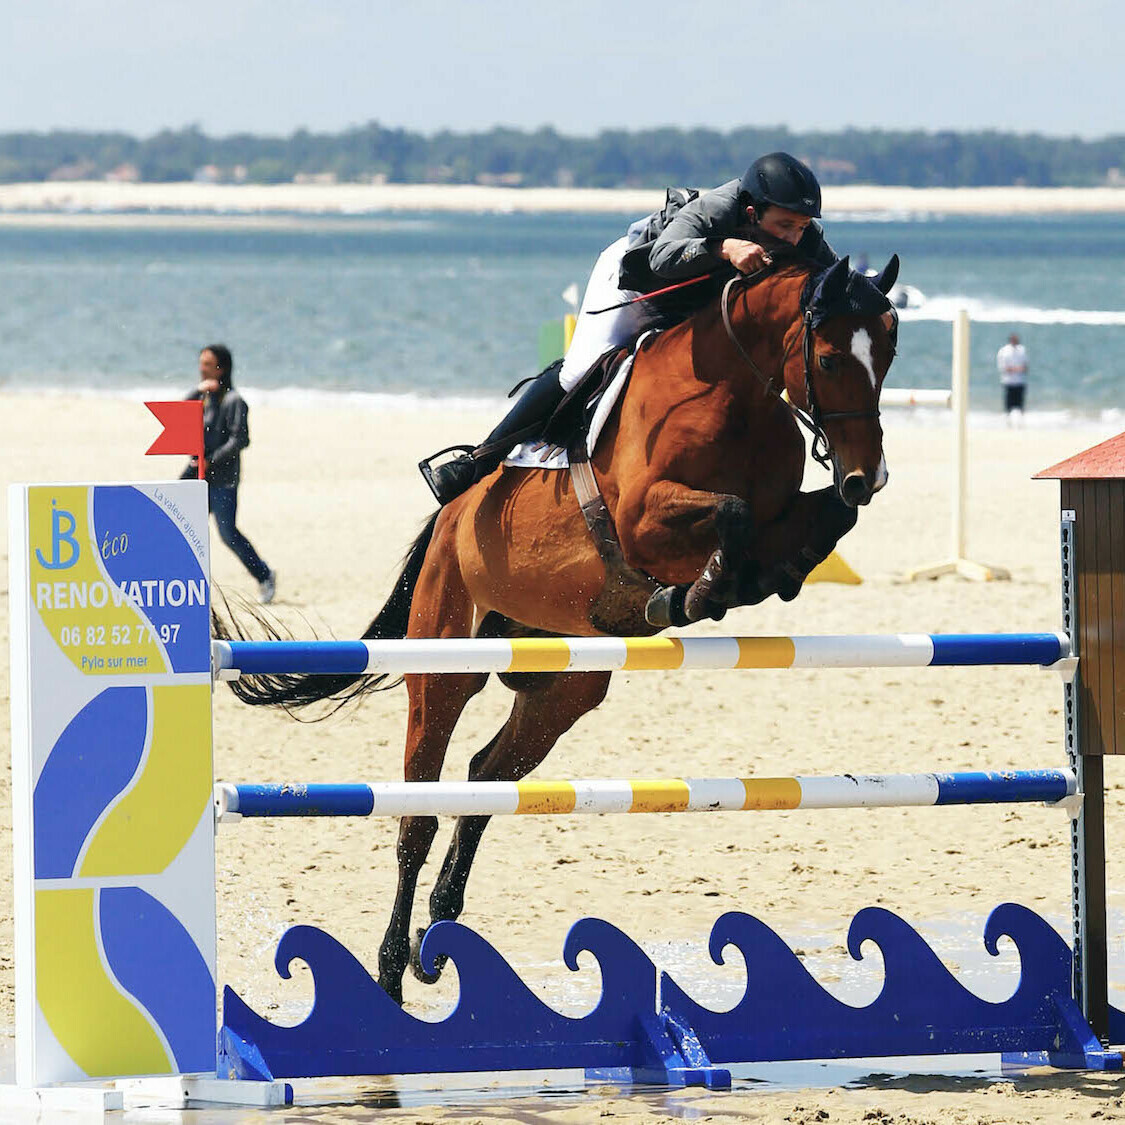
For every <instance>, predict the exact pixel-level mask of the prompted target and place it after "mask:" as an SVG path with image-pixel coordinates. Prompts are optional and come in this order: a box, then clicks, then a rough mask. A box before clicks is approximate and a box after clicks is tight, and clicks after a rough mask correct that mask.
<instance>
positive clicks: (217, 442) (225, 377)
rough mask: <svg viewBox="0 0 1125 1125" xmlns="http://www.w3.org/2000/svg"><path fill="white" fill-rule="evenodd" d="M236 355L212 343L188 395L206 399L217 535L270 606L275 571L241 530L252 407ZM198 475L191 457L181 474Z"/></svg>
mask: <svg viewBox="0 0 1125 1125" xmlns="http://www.w3.org/2000/svg"><path fill="white" fill-rule="evenodd" d="M233 371H234V360H233V358H232V357H231V354H230V349H229V348H228V347H226V346H225V345H224V344H208V345H207V347H205V348H204V349H203V350H202V351H201V352H200V353H199V386H198V387H197V388H196V389H195V390H194V391H192V392H191V394H189V395H188V396H187V397H188V398H189V399H202V400H203V457H204V460H203V476H204V478H205V479H206V481H207V483H208V485H209V488H208V490H207V502H208V506H209V507H210V510H211V512H212V514H213V515H214V517H215V525H216V527H218V529H219V538H220V539H222V541H223V542H224V543H225V544H226V545H227V546H228V547H229V548H230V549H231V550H232V551H233V552H234V553H235V554H236V555H237V556H238V559H239V561H240V562H241V563H242V565H243V566H244V567H246V569H247V570H248V571H250V574H251V576H252V577H253V578H254V581H256V582H257V583H258V601H259V602H261V603H262V605H269V603H270V602H272V601H273V596H274V593H275V591H276V587H277V574H276V573H275V572H274V571H273V570H271V569H270V568H269V567H268V566H267V565H266V564H265V563H264V562H263V561H262V558H261V556H260V555H259V554H258V552H257V551H255V550H254V547H253V545H252V544H251V542H250V540H249V539H247V538H246V536H245V535H243V534H242V532H241V531H239V530H238V527H237V526H236V524H235V515H236V513H237V511H238V479H239V474H240V471H241V467H242V465H241V461H242V451H243V450H244V449H245V448H246V447H247V446H248V445H249V444H250V421H249V420H250V408H249V407H248V406H247V405H246V400H245V399H244V398H243V397H242V395H240V394H239V393H238V391H236V390H235V389H234V386H233V385H232V382H231V374H232V373H233ZM198 475H199V463H198V461H197V459H196V458H195V457H193V458H192V459H191V461H190V462H189V464H188V467H187V468H186V469H185V470H184V472H183V477H184V478H188V477H195V476H198Z"/></svg>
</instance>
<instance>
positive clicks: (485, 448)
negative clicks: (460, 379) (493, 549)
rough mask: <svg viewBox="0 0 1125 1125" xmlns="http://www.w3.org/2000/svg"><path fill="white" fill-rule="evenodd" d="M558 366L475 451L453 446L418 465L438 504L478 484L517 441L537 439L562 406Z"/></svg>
mask: <svg viewBox="0 0 1125 1125" xmlns="http://www.w3.org/2000/svg"><path fill="white" fill-rule="evenodd" d="M560 366H561V361H560V362H559V363H553V364H551V366H550V367H548V368H547V369H546V370H545V371H543V372H542V373H541V374H540V375H537V376H536V377H535V378H534V379H533V380H532V381H531V385H530V386H529V387H528V388H527V389H526V390H525V391H524V392H523V394H521V395H520V397H519V398H518V399H517V400H516V404H515V406H513V407H512V409H511V410H509V411H508V413H507V415H506V416H505V417H504V420H503V421H502V422H501V423H500V425H498V426H497V427H496V429H494V430H493V431H492V433H490V434H489V435H488V437H486V438H485V439H484V441H483V442H482V443H481V444H480V445H479V446H477V447H476V448H475V449H474V448H472V447H470V446H465V445H453V446H450V447H449V449H443V450H441V451H440V452H438V453H435V454H433V455H432V456H430V457H427V458H426V459H425V460H424V461H420V462H419V463H418V468H419V470H420V471H421V473H422V476H423V477H425V480H426V483H427V484H428V485H429V486H430V490H431V491H432V492H433V494H434V496H436V497H437V501H438V503H439V504H448V503H449V501H450V500H452V499H454V498H455V497H457V496H460V495H461V493H462V492H464V491H466V489H468V488H470V487H472V485H474V484H476V482H477V481H478V480H481V479H482V478H483V477H486V476H487V475H488V474H489V473H491V472H492V471H493V470H494V469H495V468H497V466H499V464H500V463H501V462H502V461H503V460H504V458H505V457H507V455H508V454H509V452H511V450H512V449H513V447H515V446H516V445H518V444H519V443H520V442H521V441H529V440H531V439H533V438H537V437H540V436H541V434H542V432H543V427H544V426H546V424H547V422H548V421H549V420H550V418H551V415H552V414H553V413H554V411H555V408H556V407H557V406H558V405H559V403H560V402H562V400H563V397H564V396H565V392H564V391H563V389H562V387H561V386H560V385H559V368H560ZM454 450H460V451H461V452H460V456H458V457H454V458H453V459H452V460H451V461H446V462H445V463H444V464H443V465H438V466H437V467H434V466H433V465H432V464H431V462H432V461H433V460H434V459H435V458H437V457H441V456H443V455H444V454H446V453H451V452H453V451H454Z"/></svg>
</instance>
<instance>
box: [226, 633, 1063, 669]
mask: <svg viewBox="0 0 1125 1125" xmlns="http://www.w3.org/2000/svg"><path fill="white" fill-rule="evenodd" d="M1069 656H1070V641H1069V639H1068V638H1067V635H1066V634H1065V633H946V634H935V633H888V634H885V635H878V634H874V635H869V636H863V635H857V636H809V637H521V638H515V639H512V640H505V639H493V638H479V637H478V638H472V639H469V638H462V639H453V638H443V639H436V640H430V639H409V640H386V641H213V642H212V644H211V661H212V667H213V669H214V672H215V675H216V677H217V678H219V679H237V678H238V677H239V676H241V675H257V674H272V675H277V674H281V673H303V674H305V675H323V676H330V675H337V674H340V673H352V674H358V673H369V674H384V675H395V676H400V675H404V674H409V673H424V672H564V671H571V672H618V671H642V670H660V669H679V668H685V669H688V668H710V669H730V668H923V667H927V666H932V667H936V666H938V665H942V666H947V667H948V666H969V665H983V664H1024V665H1040V666H1042V667H1049V666H1051V665H1054V664H1058V663H1059V662H1060V661H1061V660H1064V659H1066V658H1067V657H1069Z"/></svg>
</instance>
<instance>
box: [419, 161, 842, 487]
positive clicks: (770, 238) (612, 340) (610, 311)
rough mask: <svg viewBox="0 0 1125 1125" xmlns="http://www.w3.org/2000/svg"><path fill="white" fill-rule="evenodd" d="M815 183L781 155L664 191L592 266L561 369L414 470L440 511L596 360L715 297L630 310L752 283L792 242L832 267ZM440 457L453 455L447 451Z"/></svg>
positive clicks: (537, 381)
mask: <svg viewBox="0 0 1125 1125" xmlns="http://www.w3.org/2000/svg"><path fill="white" fill-rule="evenodd" d="M819 218H820V184H819V183H818V182H817V179H816V176H815V175H814V174H813V171H812V169H811V168H809V167H808V166H807V165H805V164H803V163H802V162H801V161H800V160H798V159H796V157H793V156H790V155H789V153H787V152H771V153H769V154H768V155H766V156H762V157H759V158H758V159H757V160H755V161H754V163H753V164H751V165H750V167H749V168H748V169H747V170H746V172H745V174H744V175H743V176H742V177H741V178H740V179H734V180H730V181H728V182H727V183H725V184H722V185H721V186H719V187H717V188H715V189H714V190H713V191H709V192H706V193H704V194H703V195H700V194H699V193H698V192H688V191H677V190H675V189H670V190H669V192H668V200H667V203H666V204H665V206H664V209H663V210H662V211H656V212H654V213H653V214H651V215H647V216H645V217H644V218H643V219H639V220H637V221H636V222H635V223H633V224H632V225H631V226H630V227H629V229H628V231H627V232H626V233H625V235H624V236H623V237H622V238H619V239H618V240H617V241H616V242H614V243H613V244H612V245H610V246H608V247H607V248H606V249H605V250H604V251H603V252H602V254H601V257H599V258H598V261H597V264H596V265H595V266H594V271H593V273H592V274H591V275H590V280H589V282H588V283H587V285H586V294H585V297H584V298H583V301H582V308H581V311H580V312H579V314H578V323H577V325H576V326H575V329H574V336H573V338H572V340H571V343H570V348H569V349H568V351H567V353H566V357H565V359H564V360H563V363H562V367H561V368H559V367H558V366H556V365H552V366H551V367H548V368H547V370H546V371H544V372H543V373H542V374H540V375H539V377H538V378H536V379H534V380H533V381H532V382H531V384H530V385H529V386H528V388H527V390H525V391H524V392H523V394H522V395H521V396H520V398H519V399H518V400H517V402H516V404H515V406H514V407H513V408H512V409H511V410H510V411H509V412H508V414H507V416H506V417H505V418H504V419H503V421H501V423H500V425H499V426H497V427H496V429H494V430H493V431H492V433H490V434H489V435H488V437H487V438H485V440H484V442H483V443H482V444H481V446H479V447H478V448H477V449H476V451H475V452H474V453H471V454H470V453H465V454H462V455H461V456H459V457H456V458H454V459H453V460H451V461H447V462H445V463H444V464H441V465H438V466H437V467H436V468H435V467H433V466H432V465H431V464H430V462H431V461H433V460H434V459H435V458H437V457H439V456H441V454H434V455H433V456H432V457H428V458H426V460H425V461H423V462H422V463H421V464H420V465H419V468H420V469H421V470H422V474H423V476H424V477H425V478H426V481H427V483H428V484H429V485H430V488H431V489H432V490H433V493H434V495H435V496H436V497H437V500H438V502H439V503H441V504H447V503H448V502H449V501H450V500H452V499H453V498H454V497H455V496H459V495H460V494H461V493H462V492H464V491H465V490H466V489H467V488H469V486H470V485H472V484H475V483H476V482H477V481H478V480H480V479H481V478H482V477H483V476H486V475H487V474H488V473H490V472H492V470H493V469H495V468H496V467H497V465H499V464H500V463H501V461H502V460H503V459H504V457H505V456H506V455H507V453H508V451H509V450H510V449H511V448H512V446H514V445H515V444H516V442H517V441H519V440H523V439H524V438H526V437H527V436H528V434H529V432H531V431H534V430H535V428H536V427H537V426H540V425H543V424H545V423H546V422H547V420H548V419H549V418H550V416H551V414H552V412H553V411H554V409H555V407H557V406H558V405H559V403H560V402H561V401H562V399H563V396H564V395H565V394H566V392H567V391H569V390H570V389H571V388H572V387H574V386H575V384H577V383H578V381H579V380H580V379H581V378H582V376H583V375H585V374H586V372H587V371H588V370H589V368H590V367H591V366H592V365H593V364H594V363H595V362H596V361H597V360H598V358H599V357H600V356H601V355H602V354H603V353H605V352H606V351H608V350H609V349H610V348H617V347H624V346H625V345H626V344H630V343H631V342H632V341H633V340H635V339H636V338H637V337H638V336H640V335H641V334H642V333H643V332H644V331H645V330H646V329H649V328H654V327H661V328H666V327H669V326H670V325H672V324H676V323H678V322H679V321H681V320H685V319H686V318H687V317H688V316H690V315H691V314H692V313H693V312H695V311H696V310H697V309H699V308H701V307H702V306H703V305H704V304H706V303H707V302H708V301H709V300H711V299H712V298H713V297H714V296H715V294H716V292H717V290H716V289H715V288H714V286H713V285H711V284H708V283H706V282H704V283H702V284H698V285H693V286H688V287H685V288H683V289H681V290H678V291H677V292H675V293H674V294H672V295H671V297H670V298H669V297H663V298H660V299H659V300H660V303H659V307H654V306H653V305H651V304H650V302H648V301H633V300H631V299H632V298H639V297H641V296H642V295H643V294H645V293H653V292H654V291H655V290H658V289H664V288H666V287H667V286H668V285H670V284H673V283H675V282H683V281H690V280H691V279H693V278H702V277H705V276H710V275H714V276H715V278H718V277H719V275H720V274H722V279H723V280H725V278H726V277H727V276H729V271H730V270H732V269H733V270H737V271H738V272H739V273H743V274H750V273H755V272H756V271H758V270H760V269H763V268H764V267H766V266H768V265H770V264H771V263H772V261H773V259H772V257H771V255H770V250H769V249H768V248H769V247H778V246H782V245H783V244H785V243H788V244H789V245H790V246H793V247H796V249H797V250H798V251H799V252H800V253H801V254H802V255H803V256H804V257H806V258H810V259H812V260H813V261H816V262H819V263H821V264H822V265H824V266H830V265H832V264H834V263H835V261H836V254H835V252H834V251H833V250H832V248H831V247H830V246H829V245H828V243H827V242H826V241H825V238H824V232H823V231H822V230H821V228H820V224H819V223H817V222H815V221H814V220H816V219H819ZM443 452H449V451H448V450H444V451H443Z"/></svg>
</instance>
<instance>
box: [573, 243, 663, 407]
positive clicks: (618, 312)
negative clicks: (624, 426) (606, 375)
mask: <svg viewBox="0 0 1125 1125" xmlns="http://www.w3.org/2000/svg"><path fill="white" fill-rule="evenodd" d="M628 248H629V238H628V236H625V237H622V238H619V239H618V240H617V241H616V242H615V243H613V245H611V246H607V247H606V248H605V249H604V250H603V251H602V253H601V256H600V257H599V258H598V261H597V264H596V265H595V266H594V272H593V273H591V274H590V280H589V281H588V282H587V283H586V294H585V296H584V297H583V298H582V308H581V309H580V310H579V312H578V323H577V324H576V325H575V326H574V338H573V339H572V340H571V341H570V347H569V348H568V349H567V353H566V358H565V359H564V360H563V365H562V370H561V371H560V372H559V383H560V384H561V385H562V388H563V390H564V391H569V390H570V389H571V388H572V387H573V386H574V385H575V384H576V383H577V382H578V380H579V379H581V378H582V376H583V375H585V374H586V372H587V371H589V369H590V367H591V366H592V365H593V364H594V362H595V361H596V360H597V358H598V357H599V356H600V355H601V354H602V353H603V352H607V351H609V349H610V348H623V347H624V346H625V345H626V344H628V343H630V342H631V341H633V340H634V339H636V338H637V337H638V336H639V335H640V334H641V333H642V332H643V331H644V330H645V329H646V328H647V327H648V326H649V325H650V324H651V323H652V320H653V316H652V312H651V310H650V309H649V308H648V307H647V305H646V304H645V302H643V301H642V302H638V303H637V304H635V305H626V306H625V307H624V308H622V309H614V310H613V312H603V313H596V314H595V313H592V312H591V311H590V310H591V309H604V308H607V307H608V306H609V305H616V304H618V303H620V302H621V301H627V300H629V299H630V298H631V297H639V296H640V294H639V293H633V292H630V291H629V290H628V289H618V288H617V275H618V272H619V270H620V269H621V259H622V258H623V257H624V255H625V251H626V250H627V249H628Z"/></svg>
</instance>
